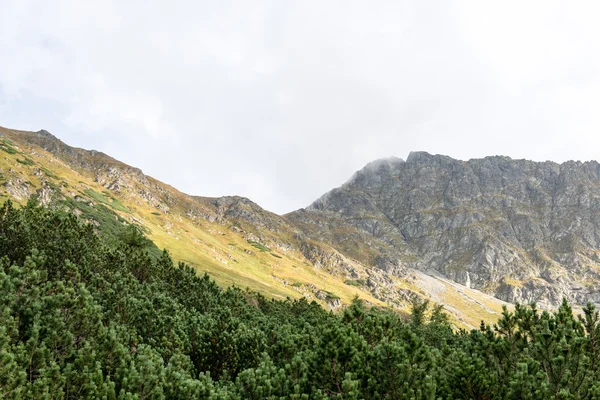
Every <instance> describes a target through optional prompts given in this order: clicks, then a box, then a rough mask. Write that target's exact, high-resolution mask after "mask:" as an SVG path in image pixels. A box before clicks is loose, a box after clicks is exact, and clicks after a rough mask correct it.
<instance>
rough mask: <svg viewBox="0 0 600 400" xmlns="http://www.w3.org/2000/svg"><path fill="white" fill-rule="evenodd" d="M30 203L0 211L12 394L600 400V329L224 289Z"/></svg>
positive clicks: (524, 311)
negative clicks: (337, 309) (339, 309)
mask: <svg viewBox="0 0 600 400" xmlns="http://www.w3.org/2000/svg"><path fill="white" fill-rule="evenodd" d="M133 229H134V228H129V229H128V230H127V231H126V234H125V235H122V236H121V237H120V238H118V240H117V238H113V239H115V240H109V238H108V237H106V235H104V236H99V235H98V234H97V233H96V232H95V229H94V225H92V224H89V223H83V221H82V220H81V219H80V218H77V217H75V216H74V215H72V214H70V213H66V212H64V211H60V210H52V209H48V208H43V207H40V206H38V205H37V204H35V202H34V201H30V202H29V203H28V204H27V205H26V206H25V207H24V208H15V207H13V205H12V203H11V202H10V201H8V202H5V204H4V206H3V207H2V208H1V209H0V289H1V290H0V397H2V398H4V399H80V398H98V399H100V398H104V399H257V400H258V399H481V400H483V399H598V398H600V325H599V322H600V319H599V315H598V312H597V311H596V310H595V309H594V307H593V306H592V305H589V306H588V307H587V308H585V309H584V313H583V316H581V317H579V318H575V317H574V316H573V313H572V310H571V308H570V307H569V305H568V304H567V303H566V302H565V303H563V304H562V306H561V307H560V308H559V309H558V311H556V312H554V313H548V312H538V311H537V310H536V308H535V306H527V307H524V306H517V307H516V310H515V312H514V313H513V312H509V311H507V310H505V311H504V313H503V315H502V318H501V319H500V320H499V321H498V323H497V324H496V325H494V326H493V327H492V326H489V325H484V324H482V326H481V328H480V329H479V330H472V331H470V332H468V331H465V330H460V331H456V332H455V331H453V330H452V329H451V327H450V325H449V323H448V320H447V317H446V315H445V314H444V312H443V310H442V309H441V308H440V307H433V308H432V309H428V306H427V303H423V302H415V303H414V304H413V307H412V313H411V316H410V318H409V319H404V318H402V317H400V316H399V315H398V314H396V313H395V312H392V311H389V310H386V309H380V308H376V307H365V305H364V303H363V302H362V301H361V300H359V299H356V300H355V301H354V302H353V303H352V304H351V306H350V307H348V308H346V309H345V310H344V312H343V313H338V314H334V313H331V312H328V311H325V310H324V309H323V308H322V307H321V306H320V305H318V304H317V303H315V302H308V301H307V300H306V299H300V300H290V299H287V300H283V301H280V300H273V299H270V300H269V299H266V298H265V297H264V296H262V295H260V294H257V293H255V292H250V291H243V290H240V289H238V288H231V287H230V288H228V289H222V288H220V287H219V286H217V285H216V284H215V283H214V282H213V281H212V280H211V279H209V277H208V276H206V275H204V276H203V277H202V276H198V275H197V274H196V272H195V270H194V269H192V268H190V267H189V266H187V265H185V264H182V263H180V264H178V265H175V264H174V263H173V262H172V260H171V258H170V257H169V255H168V254H167V252H163V253H162V254H160V255H159V256H158V257H155V256H153V255H151V253H150V252H149V251H148V249H149V248H150V246H151V243H149V242H148V241H147V240H146V239H145V238H144V236H143V235H142V234H141V232H140V231H135V230H133Z"/></svg>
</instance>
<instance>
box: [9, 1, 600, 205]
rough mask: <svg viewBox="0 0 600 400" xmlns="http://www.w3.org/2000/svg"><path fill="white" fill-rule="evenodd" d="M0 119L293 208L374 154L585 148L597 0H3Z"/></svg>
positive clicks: (538, 154)
mask: <svg viewBox="0 0 600 400" xmlns="http://www.w3.org/2000/svg"><path fill="white" fill-rule="evenodd" d="M2 3H3V4H2V12H1V13H0V60H3V62H1V63H0V124H1V125H5V126H10V127H15V128H21V129H32V130H38V129H41V128H45V129H48V130H49V131H51V132H53V133H55V134H56V135H57V136H59V137H61V138H62V139H63V140H65V141H66V142H68V143H71V144H74V145H77V146H81V147H86V148H96V149H98V150H102V151H105V152H107V153H109V154H111V155H113V156H115V157H116V158H119V159H121V160H123V161H125V162H128V163H130V164H133V165H135V166H138V167H141V168H142V169H143V170H144V171H145V172H146V173H149V174H150V175H152V176H155V177H156V178H158V179H161V180H163V181H165V182H167V183H170V184H172V185H174V186H175V187H177V188H179V189H180V190H183V191H185V192H187V193H191V194H197V195H206V196H218V195H224V194H239V195H243V196H247V197H250V198H251V199H253V200H254V201H257V202H258V203H259V204H261V205H262V206H264V207H266V208H267V209H270V210H273V211H276V212H287V211H291V210H293V209H296V208H299V207H303V206H306V205H308V204H309V203H310V202H312V201H313V200H314V199H316V198H317V197H319V196H320V195H321V194H322V193H323V192H325V191H327V190H329V189H331V188H332V187H334V186H338V185H340V184H341V183H343V182H344V181H346V180H347V179H348V178H349V177H350V176H351V175H352V174H353V172H354V171H355V170H357V169H359V168H361V167H362V166H363V165H364V164H366V163H367V162H369V161H372V160H374V159H376V158H381V157H388V156H392V155H395V156H399V157H405V156H406V154H407V153H408V152H409V151H411V150H425V151H430V152H434V153H442V154H448V155H450V156H453V157H457V158H463V159H464V158H470V157H482V156H486V155H493V154H504V155H509V156H512V157H517V158H530V159H535V160H546V159H552V160H556V161H563V160H567V159H584V160H585V159H593V158H600V157H598V153H597V151H596V150H595V149H597V148H598V147H599V146H598V145H599V144H600V143H599V142H600V139H598V138H597V136H598V135H597V134H596V132H597V131H598V129H599V128H600V117H599V116H598V115H599V114H598V113H597V111H596V110H597V109H598V106H599V105H600V77H599V75H598V71H599V67H600V51H598V50H600V49H599V46H600V45H599V44H598V42H597V40H595V38H597V37H598V36H600V27H599V26H598V25H597V23H596V21H597V17H598V14H599V9H598V5H596V4H597V3H595V2H587V3H584V2H577V3H576V4H570V5H569V7H568V8H567V7H565V6H564V3H562V2H552V1H544V2H533V1H532V2H527V3H523V2H516V1H515V2H511V1H505V2H500V3H497V2H479V1H456V2H446V1H427V2H419V1H416V0H413V1H389V2H359V1H331V2H316V1H305V2H283V1H255V2H235V1H223V2H215V3H211V2H184V1H175V2H170V3H165V2H158V1H143V2H142V1H128V2H118V1H108V0H106V1H102V2H76V1H66V0H63V1H56V2H53V3H52V4H48V3H47V2H43V1H26V0H20V1H17V0H14V1H13V0H4V1H3V2H2Z"/></svg>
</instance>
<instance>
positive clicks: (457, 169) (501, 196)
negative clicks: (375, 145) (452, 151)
mask: <svg viewBox="0 0 600 400" xmlns="http://www.w3.org/2000/svg"><path fill="white" fill-rule="evenodd" d="M306 214H309V215H311V217H306V216H305V215H306ZM312 215H319V216H321V218H323V219H327V220H330V221H332V223H330V224H328V225H327V226H326V227H325V229H326V230H327V231H328V232H332V231H333V230H334V229H335V225H336V223H335V222H333V221H343V222H344V223H346V224H349V225H351V226H353V227H355V228H356V229H358V230H359V231H361V232H362V233H364V234H365V235H367V236H368V237H369V238H370V241H371V242H372V243H373V244H370V245H369V247H370V248H372V249H374V254H375V255H376V257H377V258H376V259H374V260H371V261H375V263H376V264H380V265H379V266H380V267H382V268H384V269H391V270H392V271H393V272H394V274H397V272H399V275H402V272H401V271H402V270H403V269H407V268H408V269H417V270H424V271H429V270H433V271H435V272H437V273H439V274H441V275H443V276H445V277H447V278H448V279H450V280H452V281H454V282H457V283H460V284H462V285H464V286H466V287H470V288H475V289H479V290H481V291H484V292H486V293H489V294H492V295H493V296H495V297H497V298H499V299H501V300H504V301H507V302H531V301H535V302H538V303H539V304H541V305H543V306H547V307H555V306H556V305H558V304H559V303H560V301H561V300H562V298H563V297H564V298H567V299H568V300H569V301H571V302H574V303H577V304H585V303H586V302H588V301H591V302H594V303H597V302H598V301H600V274H599V272H600V164H598V163H597V162H596V161H590V162H584V163H582V162H575V161H569V162H565V163H562V164H557V163H553V162H532V161H526V160H513V159H510V158H508V157H486V158H483V159H473V160H469V161H460V160H455V159H452V158H450V157H446V156H440V155H430V154H428V153H424V152H413V153H410V155H409V156H408V158H407V160H406V161H403V160H401V159H398V158H391V159H384V160H379V161H375V162H373V163H371V164H369V165H367V166H366V167H365V168H363V169H362V170H361V171H359V172H357V173H356V174H355V175H354V176H353V177H352V178H351V179H350V180H349V181H348V182H346V183H345V184H344V185H342V186H341V187H339V188H337V189H334V190H332V191H331V192H329V193H327V194H325V195H324V196H322V197H321V198H320V199H318V200H317V201H315V202H314V203H313V204H312V205H311V206H310V207H308V208H307V210H306V211H304V212H296V213H294V214H293V215H292V216H291V218H292V219H295V220H300V221H308V220H310V218H313V217H312ZM325 236H326V237H330V238H331V234H330V233H328V234H325ZM336 240H337V239H332V240H331V242H332V243H331V244H332V245H333V246H336ZM371 257H372V256H371ZM364 261H366V260H364Z"/></svg>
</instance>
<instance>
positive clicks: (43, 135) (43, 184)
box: [0, 128, 502, 326]
mask: <svg viewBox="0 0 600 400" xmlns="http://www.w3.org/2000/svg"><path fill="white" fill-rule="evenodd" d="M32 195H37V196H38V197H39V199H40V201H41V202H42V203H43V204H45V205H47V206H50V207H63V208H66V209H68V210H70V211H71V212H73V213H75V214H77V215H79V216H80V217H81V218H84V219H86V220H88V221H90V222H91V223H92V224H94V225H96V227H97V230H98V231H99V232H100V233H102V234H105V235H115V234H118V232H120V231H122V230H123V228H124V227H125V226H126V225H128V224H135V225H137V226H139V227H140V229H141V230H142V231H143V232H144V233H145V234H146V235H147V236H148V237H149V238H150V239H151V240H152V241H153V242H154V243H155V244H156V245H157V246H158V247H160V248H161V249H162V248H166V249H168V251H169V252H170V254H171V255H172V257H173V258H174V259H175V260H177V261H182V262H185V263H188V264H190V265H192V266H193V267H195V268H196V269H197V270H198V271H199V272H207V273H208V274H209V275H210V276H211V277H212V278H214V279H215V280H216V281H217V282H218V283H219V284H221V285H224V286H228V285H235V286H239V287H242V288H249V289H251V290H256V291H259V292H261V293H263V294H265V295H267V296H271V297H274V298H285V297H295V298H297V297H301V296H304V297H307V298H309V299H313V300H316V301H318V302H320V303H321V304H323V305H324V306H326V307H330V308H332V309H337V308H340V307H342V306H343V305H344V304H348V303H350V301H351V300H352V298H354V297H355V296H358V297H359V298H362V299H364V300H366V301H368V302H369V303H371V304H374V305H380V306H392V307H395V308H397V309H399V310H401V311H402V310H406V308H407V307H408V305H409V304H410V301H411V300H412V299H413V298H414V297H424V298H430V299H432V300H433V301H435V302H440V303H443V304H445V305H446V308H447V309H448V311H449V312H450V313H451V315H453V316H454V318H455V320H456V321H457V322H458V324H459V325H462V326H477V325H478V324H479V322H480V320H481V319H485V320H487V321H491V320H495V319H496V318H497V316H498V313H499V312H500V309H501V304H502V302H500V301H499V300H497V299H494V298H493V297H490V296H487V295H485V294H482V293H480V292H478V291H475V290H471V289H467V288H466V287H462V286H460V285H457V284H455V283H452V282H449V281H446V280H444V279H443V278H440V277H437V276H431V275H427V274H425V273H423V272H419V271H404V273H403V274H400V276H399V274H392V273H390V271H385V270H382V269H379V268H375V267H373V265H375V264H374V262H373V260H375V259H376V258H377V256H378V254H380V253H381V252H383V251H384V250H385V249H384V247H385V246H384V245H383V244H381V243H369V242H368V241H369V240H370V239H369V238H368V237H367V236H365V235H364V234H362V233H360V232H359V231H358V230H356V229H355V228H354V227H352V226H350V225H348V224H345V223H344V222H343V221H341V220H335V219H333V217H325V216H323V218H320V217H319V216H318V214H314V215H311V216H310V218H298V217H297V216H296V217H295V216H294V215H290V216H279V215H276V214H273V213H271V212H268V211H266V210H264V209H262V208H261V207H259V206H258V205H256V204H255V203H253V202H251V201H250V200H248V199H245V198H241V197H223V198H206V197H196V196H190V195H187V194H184V193H181V192H179V191H178V190H176V189H175V188H173V187H171V186H169V185H167V184H164V183H162V182H160V181H157V180H155V179H153V178H151V177H149V176H146V175H145V174H144V173H143V172H142V171H141V170H139V169H137V168H134V167H131V166H129V165H126V164H124V163H122V162H120V161H118V160H115V159H113V158H112V157H110V156H108V155H106V154H104V153H101V152H97V151H88V150H83V149H78V148H73V147H70V146H68V145H66V144H65V143H63V142H62V141H60V140H59V139H57V138H56V137H54V136H53V135H51V134H50V133H48V132H46V131H39V132H25V131H17V130H11V129H6V128H0V196H1V197H0V199H8V198H10V199H12V200H13V201H15V202H17V203H20V204H24V203H25V202H26V201H27V199H28V198H29V197H30V196H32ZM323 224H326V225H328V228H327V229H322V225H323ZM190 295H191V296H193V293H190Z"/></svg>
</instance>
